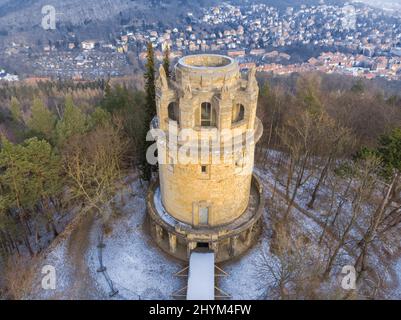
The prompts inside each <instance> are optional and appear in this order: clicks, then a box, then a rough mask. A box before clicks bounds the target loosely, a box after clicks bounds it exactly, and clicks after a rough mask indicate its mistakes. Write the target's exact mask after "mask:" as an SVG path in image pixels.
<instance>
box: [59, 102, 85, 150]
mask: <svg viewBox="0 0 401 320" xmlns="http://www.w3.org/2000/svg"><path fill="white" fill-rule="evenodd" d="M86 130H87V118H86V115H85V114H84V113H83V112H82V111H81V110H80V109H79V108H78V107H76V106H75V105H74V102H73V100H72V97H71V96H68V97H67V98H66V101H65V109H64V115H63V118H62V119H61V120H59V121H58V122H57V125H56V134H57V144H58V145H59V146H60V145H62V144H63V143H64V142H65V141H66V140H67V139H68V138H70V137H71V136H73V135H75V134H81V133H84V132H85V131H86Z"/></svg>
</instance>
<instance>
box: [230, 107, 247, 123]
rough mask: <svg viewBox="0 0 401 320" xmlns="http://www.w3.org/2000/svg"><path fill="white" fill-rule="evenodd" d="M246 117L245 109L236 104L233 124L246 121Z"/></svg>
mask: <svg viewBox="0 0 401 320" xmlns="http://www.w3.org/2000/svg"><path fill="white" fill-rule="evenodd" d="M244 117H245V107H244V106H243V105H242V104H240V103H236V104H234V105H233V113H232V123H238V122H240V121H242V120H244Z"/></svg>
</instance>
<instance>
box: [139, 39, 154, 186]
mask: <svg viewBox="0 0 401 320" xmlns="http://www.w3.org/2000/svg"><path fill="white" fill-rule="evenodd" d="M144 77H145V92H146V99H145V111H146V116H145V125H146V127H148V126H150V122H151V121H152V119H153V117H154V116H155V115H156V88H155V77H156V72H155V58H154V52H153V46H152V43H151V42H149V43H148V47H147V62H146V72H145V75H144ZM146 135H147V130H144V136H143V139H144V141H146ZM150 145H151V142H149V141H146V143H145V144H144V150H141V163H142V165H141V167H142V178H143V179H144V180H146V181H149V180H150V178H151V176H152V168H151V165H150V164H149V163H148V161H147V159H146V151H147V149H148V147H149V146H150Z"/></svg>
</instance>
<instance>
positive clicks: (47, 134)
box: [27, 98, 56, 140]
mask: <svg viewBox="0 0 401 320" xmlns="http://www.w3.org/2000/svg"><path fill="white" fill-rule="evenodd" d="M55 121H56V118H55V116H54V115H53V113H52V112H51V111H50V110H49V109H48V108H47V107H46V106H45V105H44V103H43V101H42V100H41V99H39V98H34V100H33V105H32V115H31V118H30V119H29V120H28V123H27V125H28V128H29V129H31V130H32V131H33V132H34V133H36V134H39V136H42V137H44V138H46V139H47V140H49V139H51V137H52V136H53V130H54V124H55Z"/></svg>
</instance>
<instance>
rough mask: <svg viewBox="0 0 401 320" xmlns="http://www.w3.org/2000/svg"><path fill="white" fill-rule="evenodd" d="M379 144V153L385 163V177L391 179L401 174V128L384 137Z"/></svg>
mask: <svg viewBox="0 0 401 320" xmlns="http://www.w3.org/2000/svg"><path fill="white" fill-rule="evenodd" d="M379 142H380V146H379V147H378V149H377V152H378V154H379V156H380V157H381V159H382V161H383V169H384V173H385V176H387V177H391V176H393V174H394V173H398V174H399V173H401V128H396V129H394V130H393V131H391V132H390V133H389V134H386V135H383V136H382V137H380V140H379Z"/></svg>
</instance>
